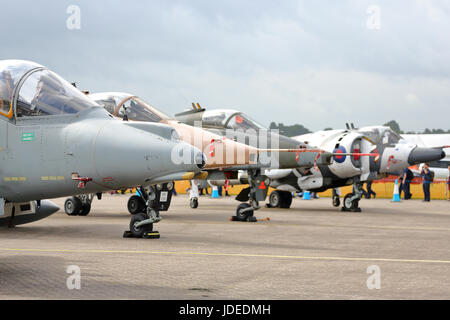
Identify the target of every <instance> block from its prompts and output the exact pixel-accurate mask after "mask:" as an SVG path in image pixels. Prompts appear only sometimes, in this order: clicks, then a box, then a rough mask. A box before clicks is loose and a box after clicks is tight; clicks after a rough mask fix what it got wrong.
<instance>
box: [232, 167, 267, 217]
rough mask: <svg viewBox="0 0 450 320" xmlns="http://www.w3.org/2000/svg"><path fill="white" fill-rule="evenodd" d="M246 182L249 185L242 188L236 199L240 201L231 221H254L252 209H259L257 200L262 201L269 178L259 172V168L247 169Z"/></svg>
mask: <svg viewBox="0 0 450 320" xmlns="http://www.w3.org/2000/svg"><path fill="white" fill-rule="evenodd" d="M248 182H249V184H250V186H249V187H248V188H245V189H243V190H242V191H241V192H240V193H239V194H238V196H237V197H236V200H238V201H241V202H246V201H248V203H241V204H240V205H239V206H238V207H237V209H236V215H235V216H233V217H231V220H232V221H248V222H256V221H257V220H256V218H255V217H254V216H253V214H254V211H255V210H258V209H260V208H261V207H260V206H259V201H264V200H265V199H266V196H267V190H268V188H269V184H270V181H269V179H268V178H267V177H266V176H265V175H262V174H261V169H251V170H248Z"/></svg>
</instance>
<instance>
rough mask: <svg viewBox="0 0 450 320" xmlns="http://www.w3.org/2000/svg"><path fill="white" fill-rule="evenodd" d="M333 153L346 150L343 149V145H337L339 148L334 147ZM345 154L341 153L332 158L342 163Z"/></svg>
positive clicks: (345, 151)
mask: <svg viewBox="0 0 450 320" xmlns="http://www.w3.org/2000/svg"><path fill="white" fill-rule="evenodd" d="M333 153H347V150H345V148H344V147H343V146H339V148H336V149H334V151H333ZM346 157H347V156H345V155H342V156H334V157H333V159H334V161H336V162H337V163H342V162H344V161H345V158H346Z"/></svg>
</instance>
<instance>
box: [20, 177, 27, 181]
mask: <svg viewBox="0 0 450 320" xmlns="http://www.w3.org/2000/svg"><path fill="white" fill-rule="evenodd" d="M19 181H27V178H26V177H19Z"/></svg>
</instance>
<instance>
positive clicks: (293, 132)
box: [270, 122, 311, 137]
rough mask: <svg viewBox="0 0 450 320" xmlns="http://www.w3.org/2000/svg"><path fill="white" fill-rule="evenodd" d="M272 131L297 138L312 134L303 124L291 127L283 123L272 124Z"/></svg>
mask: <svg viewBox="0 0 450 320" xmlns="http://www.w3.org/2000/svg"><path fill="white" fill-rule="evenodd" d="M270 129H278V130H279V132H280V134H282V135H285V136H288V137H295V136H299V135H302V134H305V133H310V132H311V131H309V130H308V129H307V128H305V127H304V126H303V125H301V124H293V125H290V126H286V125H284V124H283V123H278V125H277V124H276V123H275V122H272V123H271V124H270Z"/></svg>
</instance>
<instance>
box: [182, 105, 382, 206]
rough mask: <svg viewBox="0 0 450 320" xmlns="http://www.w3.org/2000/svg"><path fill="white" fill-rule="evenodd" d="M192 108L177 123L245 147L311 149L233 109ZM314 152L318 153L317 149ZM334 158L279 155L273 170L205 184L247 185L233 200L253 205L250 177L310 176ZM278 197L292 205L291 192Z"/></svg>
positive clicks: (373, 155) (360, 154)
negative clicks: (274, 174)
mask: <svg viewBox="0 0 450 320" xmlns="http://www.w3.org/2000/svg"><path fill="white" fill-rule="evenodd" d="M193 107H194V110H188V111H185V112H182V113H179V114H176V115H175V117H176V119H178V120H180V121H182V122H183V123H186V124H191V125H192V124H195V123H196V122H198V123H200V124H201V126H202V127H203V128H205V129H207V130H210V131H211V132H214V133H217V134H218V135H223V136H226V137H227V138H229V139H234V140H237V141H245V143H246V144H250V145H252V144H253V145H255V146H257V147H260V146H261V144H264V145H266V144H268V145H269V146H271V145H273V144H275V145H276V146H277V147H279V148H281V149H285V148H299V147H300V148H304V149H306V150H308V149H309V148H311V147H310V145H309V144H308V143H305V142H302V141H297V140H295V139H292V138H289V137H286V136H283V135H280V134H278V133H276V132H274V131H272V130H267V129H266V128H264V127H263V126H261V125H260V124H258V123H257V122H255V121H254V120H252V119H251V118H250V117H248V116H247V115H246V114H244V113H242V112H240V111H237V110H233V109H216V110H205V109H202V108H201V107H200V106H199V105H198V104H197V108H195V105H193ZM261 133H262V134H261ZM315 149H317V150H321V149H320V148H315ZM312 150H314V148H312ZM339 152H342V151H339ZM344 153H345V154H346V156H354V157H355V158H358V159H359V158H365V159H366V160H365V161H369V160H368V158H369V157H371V159H372V160H371V161H377V156H378V154H377V153H376V152H372V153H370V152H361V151H358V150H356V149H354V150H351V151H349V152H344ZM334 155H338V154H336V153H333V151H331V152H330V151H329V150H327V153H324V154H322V156H323V157H322V158H321V157H320V155H319V157H316V158H313V157H311V156H310V155H309V156H308V154H299V153H297V154H280V156H279V159H278V161H277V162H275V166H272V167H270V168H267V167H266V168H250V169H248V170H247V172H248V174H247V175H245V174H241V175H240V176H239V174H238V173H237V172H236V174H235V175H234V176H227V177H226V179H223V178H222V179H221V177H217V178H216V177H208V183H209V184H211V185H224V184H228V185H232V184H240V183H249V184H250V187H248V188H245V189H243V190H242V191H241V193H240V194H239V195H238V196H237V197H236V199H237V200H238V201H246V200H247V199H249V198H250V200H251V201H252V197H254V190H255V189H257V185H256V184H254V183H253V182H252V180H253V178H252V177H253V176H263V177H264V178H265V180H266V181H268V182H269V183H271V181H270V176H267V175H265V172H267V171H269V172H270V171H271V170H273V171H279V170H281V171H283V170H288V171H292V170H294V169H298V170H302V171H304V172H312V171H314V170H316V169H317V170H318V167H320V166H322V167H327V166H328V165H330V164H331V163H332V161H331V160H332V156H334ZM299 158H303V163H302V166H299V165H298V163H299ZM318 160H320V161H318ZM293 168H294V169H293ZM314 168H315V169H314ZM261 169H263V170H264V172H262V171H261ZM278 195H279V198H280V201H282V203H283V206H285V207H286V206H287V207H288V206H290V204H291V202H292V194H291V192H287V191H286V192H283V191H280V192H279V193H278ZM265 196H266V195H264V198H260V199H259V200H260V201H262V200H264V199H265Z"/></svg>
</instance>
